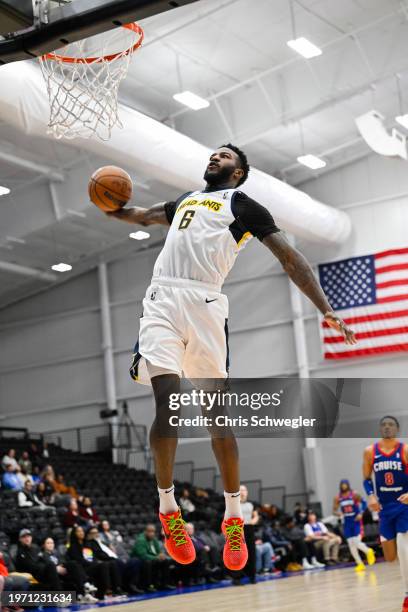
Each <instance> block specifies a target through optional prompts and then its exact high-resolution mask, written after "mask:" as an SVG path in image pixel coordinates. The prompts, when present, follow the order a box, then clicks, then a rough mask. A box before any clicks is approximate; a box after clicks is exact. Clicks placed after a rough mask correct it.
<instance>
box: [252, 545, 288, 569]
mask: <svg viewBox="0 0 408 612" xmlns="http://www.w3.org/2000/svg"><path fill="white" fill-rule="evenodd" d="M255 546H256V573H257V574H261V573H264V574H273V575H274V576H280V575H281V574H282V572H281V571H279V570H277V569H276V568H275V564H274V562H273V559H274V557H275V553H274V550H273V548H272V544H271V543H270V542H263V541H262V540H261V539H256V540H255Z"/></svg>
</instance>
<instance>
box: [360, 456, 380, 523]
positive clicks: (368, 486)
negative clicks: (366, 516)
mask: <svg viewBox="0 0 408 612" xmlns="http://www.w3.org/2000/svg"><path fill="white" fill-rule="evenodd" d="M372 472H373V447H372V446H367V448H365V449H364V457H363V478H364V490H365V492H366V493H367V503H368V507H369V508H370V510H371V511H373V512H379V511H380V510H381V506H380V504H379V501H378V498H377V496H376V495H375V493H374V485H373V481H372V480H371V475H372Z"/></svg>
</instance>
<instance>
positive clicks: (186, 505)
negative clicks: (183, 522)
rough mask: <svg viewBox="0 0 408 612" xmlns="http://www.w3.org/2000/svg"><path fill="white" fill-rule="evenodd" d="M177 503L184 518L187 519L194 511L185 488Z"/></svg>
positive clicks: (188, 492)
mask: <svg viewBox="0 0 408 612" xmlns="http://www.w3.org/2000/svg"><path fill="white" fill-rule="evenodd" d="M179 503H180V506H181V509H182V510H183V514H184V516H185V517H186V518H187V517H189V516H190V515H191V514H192V513H193V512H194V511H195V509H196V507H195V505H194V504H193V502H192V501H191V499H190V491H189V490H188V489H186V488H184V489H183V492H182V494H181V496H180V498H179Z"/></svg>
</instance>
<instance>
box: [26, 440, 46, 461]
mask: <svg viewBox="0 0 408 612" xmlns="http://www.w3.org/2000/svg"><path fill="white" fill-rule="evenodd" d="M28 454H29V457H30V460H31V463H32V465H33V467H34V466H37V467H41V466H42V464H43V461H42V459H41V452H40V449H39V448H38V446H37V444H35V442H31V444H30V450H29V451H28Z"/></svg>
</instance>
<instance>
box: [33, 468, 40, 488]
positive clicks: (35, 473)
mask: <svg viewBox="0 0 408 612" xmlns="http://www.w3.org/2000/svg"><path fill="white" fill-rule="evenodd" d="M31 478H32V481H33V484H34V485H35V486H37V485H38V484H39V483H40V482H42V480H41V476H40V468H39V466H38V465H34V466H33V472H32V474H31Z"/></svg>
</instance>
